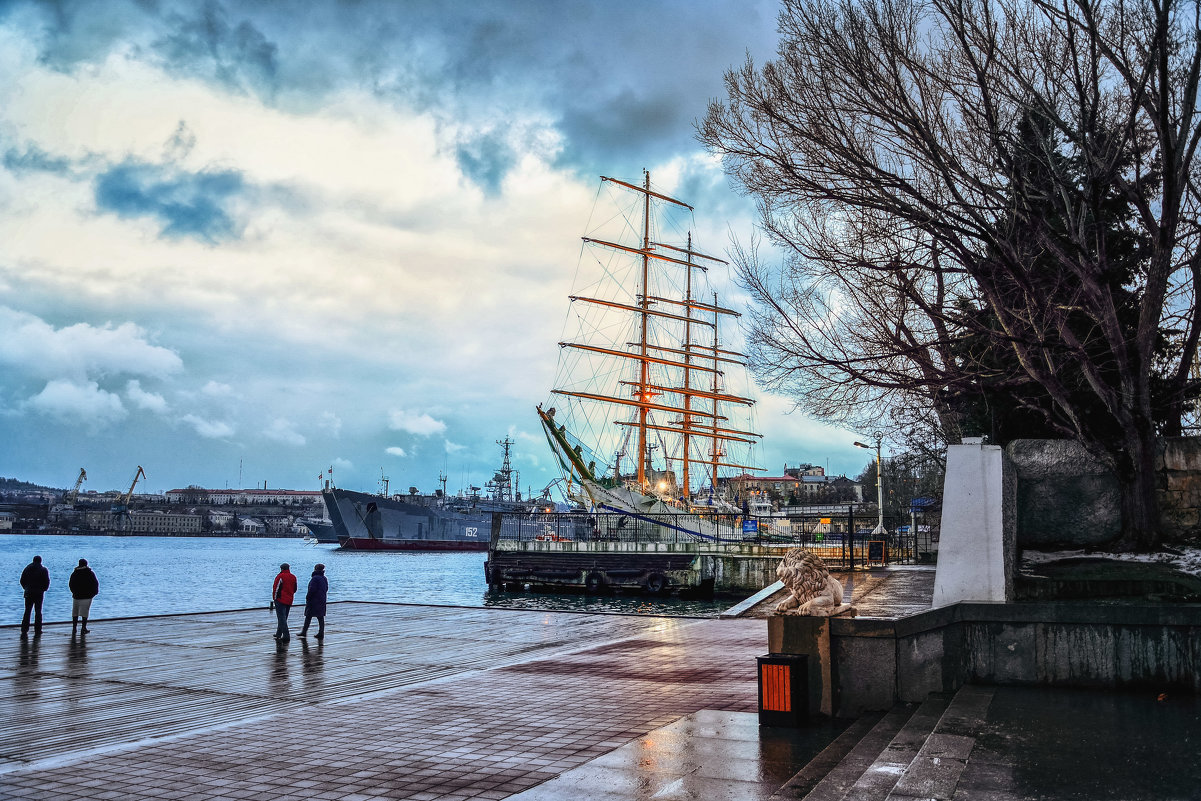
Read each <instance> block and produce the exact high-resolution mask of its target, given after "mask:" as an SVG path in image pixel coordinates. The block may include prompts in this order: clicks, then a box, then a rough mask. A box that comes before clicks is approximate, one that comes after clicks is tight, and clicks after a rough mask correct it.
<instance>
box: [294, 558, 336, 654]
mask: <svg viewBox="0 0 1201 801" xmlns="http://www.w3.org/2000/svg"><path fill="white" fill-rule="evenodd" d="M327 595H329V579H327V578H326V577H325V565H314V566H313V575H312V576H311V577H310V578H309V588H308V590H307V591H305V594H304V628H302V629H301V630H300V636H301V637H307V636H308V633H309V623H311V622H312V620H313V618H317V639H319V640H324V639H325V599H326V596H327Z"/></svg>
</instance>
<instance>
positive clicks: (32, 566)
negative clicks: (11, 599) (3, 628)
mask: <svg viewBox="0 0 1201 801" xmlns="http://www.w3.org/2000/svg"><path fill="white" fill-rule="evenodd" d="M21 587H22V588H23V589H24V590H25V616H24V617H23V618H21V634H22V636H24V635H26V634H28V633H29V613H30V612H33V634H34V636H35V637H36V636H37V635H39V634H41V633H42V598H43V596H45V595H46V590H48V589H50V571H49V570H47V569H46V566H45V565H43V564H42V557H40V556H35V557H33V561H32V562H30V563H29V564H28V565H27V566H26V567H25V569H24V570H22V571H21Z"/></svg>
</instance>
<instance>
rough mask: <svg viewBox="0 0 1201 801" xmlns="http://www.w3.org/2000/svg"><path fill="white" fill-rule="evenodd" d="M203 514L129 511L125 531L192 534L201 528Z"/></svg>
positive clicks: (177, 534)
mask: <svg viewBox="0 0 1201 801" xmlns="http://www.w3.org/2000/svg"><path fill="white" fill-rule="evenodd" d="M203 522H204V517H203V515H192V514H173V513H171V512H130V513H129V522H128V525H127V527H126V529H125V530H126V531H129V532H132V533H135V534H163V535H165V536H194V535H196V534H199V533H200V532H201V531H202V530H203Z"/></svg>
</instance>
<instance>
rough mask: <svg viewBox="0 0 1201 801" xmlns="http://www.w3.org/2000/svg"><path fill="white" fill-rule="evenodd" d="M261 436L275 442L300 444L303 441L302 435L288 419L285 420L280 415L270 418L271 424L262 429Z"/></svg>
mask: <svg viewBox="0 0 1201 801" xmlns="http://www.w3.org/2000/svg"><path fill="white" fill-rule="evenodd" d="M263 436H264V437H266V438H267V439H271V440H275V441H276V442H282V443H283V444H285V445H296V446H300V445H303V444H304V443H305V438H304V435H303V434H301V433H300V432H298V431H297V430H296V429H295V428H294V427H293V425H292V422H291V421H290V420H285V419H284V418H282V417H279V418H276V419H275V420H272V421H271V425H269V426H267V428H266V429H265V430H264V431H263Z"/></svg>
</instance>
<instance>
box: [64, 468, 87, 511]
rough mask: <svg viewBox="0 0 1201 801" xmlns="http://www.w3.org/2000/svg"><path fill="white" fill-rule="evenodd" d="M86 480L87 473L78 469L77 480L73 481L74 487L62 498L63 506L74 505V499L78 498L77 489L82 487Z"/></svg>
mask: <svg viewBox="0 0 1201 801" xmlns="http://www.w3.org/2000/svg"><path fill="white" fill-rule="evenodd" d="M87 480H88V474H87V471H86V470H84V469H83V468H82V467H81V468H79V478H77V479H75V486H74V487H71V489H70V491H69V492H67V494H66V495H64V496H63V504H64V505H67V506H74V505H75V501H76V499H77V498H79V488H80V487H82V486H83V482H85V481H87Z"/></svg>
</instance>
